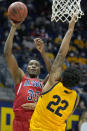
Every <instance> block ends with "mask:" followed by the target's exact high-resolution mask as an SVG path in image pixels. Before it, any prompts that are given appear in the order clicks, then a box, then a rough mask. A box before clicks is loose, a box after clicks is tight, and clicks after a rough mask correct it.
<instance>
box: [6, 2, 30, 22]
mask: <svg viewBox="0 0 87 131" xmlns="http://www.w3.org/2000/svg"><path fill="white" fill-rule="evenodd" d="M27 14H28V9H27V7H26V5H25V4H24V3H22V2H14V3H12V4H11V5H10V6H9V8H8V18H9V19H10V20H12V21H13V22H15V23H19V22H22V21H24V20H25V18H26V17H27Z"/></svg>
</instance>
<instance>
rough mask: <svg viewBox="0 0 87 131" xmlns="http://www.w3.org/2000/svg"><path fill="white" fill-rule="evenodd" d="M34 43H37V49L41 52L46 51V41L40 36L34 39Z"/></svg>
mask: <svg viewBox="0 0 87 131" xmlns="http://www.w3.org/2000/svg"><path fill="white" fill-rule="evenodd" d="M34 43H35V47H36V49H37V50H38V51H39V52H40V53H43V52H44V42H43V40H41V39H40V38H36V39H34Z"/></svg>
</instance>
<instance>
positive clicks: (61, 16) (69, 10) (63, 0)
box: [51, 0, 84, 22]
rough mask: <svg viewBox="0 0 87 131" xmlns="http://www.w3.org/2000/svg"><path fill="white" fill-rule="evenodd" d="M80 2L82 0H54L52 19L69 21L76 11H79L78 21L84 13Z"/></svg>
mask: <svg viewBox="0 0 87 131" xmlns="http://www.w3.org/2000/svg"><path fill="white" fill-rule="evenodd" d="M80 2H81V0H53V4H52V17H51V21H56V22H58V21H59V20H60V21H62V22H66V21H67V22H69V21H70V20H71V18H72V16H73V14H74V13H75V12H78V16H77V20H76V21H78V19H79V18H81V16H82V15H84V13H83V12H82V10H81V6H80Z"/></svg>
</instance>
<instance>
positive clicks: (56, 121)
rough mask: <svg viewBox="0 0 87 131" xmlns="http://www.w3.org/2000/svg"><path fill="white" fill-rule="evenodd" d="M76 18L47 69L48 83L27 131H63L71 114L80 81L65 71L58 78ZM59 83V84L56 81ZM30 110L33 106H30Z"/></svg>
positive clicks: (74, 71) (69, 70) (71, 22)
mask: <svg viewBox="0 0 87 131" xmlns="http://www.w3.org/2000/svg"><path fill="white" fill-rule="evenodd" d="M75 20H76V15H74V16H73V18H72V20H71V21H70V23H69V29H68V31H67V33H66V35H65V37H64V39H63V42H62V44H61V47H60V49H59V52H58V55H57V56H56V59H55V61H54V63H53V65H52V67H51V72H50V74H49V79H48V81H47V83H46V84H45V86H44V88H43V91H42V94H41V96H40V97H39V100H38V103H37V105H36V108H35V111H34V113H33V115H32V118H31V122H30V131H65V128H66V120H67V119H68V117H69V116H70V115H71V114H72V113H73V111H74V109H75V107H76V105H77V103H78V95H77V93H76V92H75V91H74V90H73V89H72V87H74V86H76V85H77V84H78V82H79V80H80V75H79V72H78V71H77V70H76V69H74V68H67V69H66V70H65V71H64V73H63V76H62V77H61V72H62V65H63V63H64V59H65V57H66V55H67V52H68V50H69V43H70V40H71V36H72V34H73V30H74V26H75ZM60 78H62V79H61V82H59V79H60ZM30 106H33V104H32V103H31V104H30Z"/></svg>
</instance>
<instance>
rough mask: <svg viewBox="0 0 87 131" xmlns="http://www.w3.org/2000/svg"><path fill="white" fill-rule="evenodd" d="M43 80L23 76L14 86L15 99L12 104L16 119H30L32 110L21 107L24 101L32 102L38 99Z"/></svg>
mask: <svg viewBox="0 0 87 131" xmlns="http://www.w3.org/2000/svg"><path fill="white" fill-rule="evenodd" d="M42 87H43V82H41V81H40V80H39V79H37V78H28V77H27V76H24V77H23V79H22V80H21V81H20V83H18V84H17V85H16V86H15V100H14V104H13V111H14V113H15V117H16V118H18V119H30V118H31V116H32V113H33V110H25V109H23V108H22V107H21V105H22V104H25V103H34V102H37V101H38V97H39V95H40V93H41V91H42Z"/></svg>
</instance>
